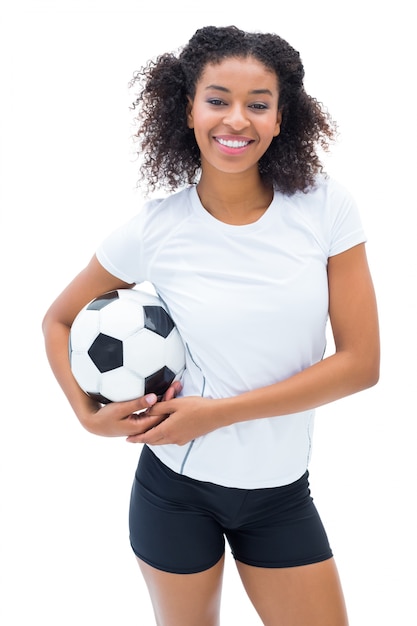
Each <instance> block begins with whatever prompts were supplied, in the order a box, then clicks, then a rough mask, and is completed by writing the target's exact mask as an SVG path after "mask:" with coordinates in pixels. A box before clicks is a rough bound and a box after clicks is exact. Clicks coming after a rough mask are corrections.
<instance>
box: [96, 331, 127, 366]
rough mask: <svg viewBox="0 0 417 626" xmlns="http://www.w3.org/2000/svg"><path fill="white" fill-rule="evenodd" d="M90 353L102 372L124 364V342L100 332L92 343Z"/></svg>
mask: <svg viewBox="0 0 417 626" xmlns="http://www.w3.org/2000/svg"><path fill="white" fill-rule="evenodd" d="M88 355H89V357H90V359H91V360H92V361H93V363H94V365H95V366H96V367H97V369H99V370H100V372H101V373H103V372H109V371H110V370H115V369H117V368H118V367H121V366H122V365H123V343H122V342H121V341H120V339H115V338H114V337H109V335H104V334H103V333H100V334H99V335H97V337H96V338H95V339H94V341H93V343H92V344H91V346H90V349H89V350H88Z"/></svg>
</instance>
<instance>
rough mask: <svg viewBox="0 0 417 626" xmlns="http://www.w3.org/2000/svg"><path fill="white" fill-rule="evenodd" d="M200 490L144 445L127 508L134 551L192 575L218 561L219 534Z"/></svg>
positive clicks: (221, 550) (153, 562)
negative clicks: (168, 466) (165, 464)
mask: <svg viewBox="0 0 417 626" xmlns="http://www.w3.org/2000/svg"><path fill="white" fill-rule="evenodd" d="M203 495H204V494H202V489H201V487H200V485H199V484H198V483H196V482H195V481H192V480H191V479H188V478H186V477H183V476H180V475H178V474H176V473H175V472H173V471H171V470H170V469H169V468H167V467H166V466H164V465H163V464H162V463H161V462H160V461H159V459H157V458H156V457H155V455H154V454H153V453H152V452H151V451H150V450H149V449H147V448H146V447H144V448H143V451H142V455H141V458H140V461H139V465H138V469H137V472H136V475H135V480H134V483H133V487H132V494H131V500H130V511H129V527H130V542H131V545H132V549H133V551H134V553H135V554H136V556H137V557H138V558H139V559H140V560H141V561H143V562H145V563H147V564H148V565H150V566H152V567H153V568H156V569H159V570H162V571H164V572H169V573H172V574H196V573H198V572H203V571H204V570H208V569H210V568H212V567H213V566H214V565H215V564H216V563H218V561H219V560H220V559H221V557H222V555H223V554H224V535H223V531H222V528H221V526H220V525H219V523H218V522H217V520H216V519H215V517H214V516H213V515H212V514H211V513H210V510H208V509H207V507H205V506H204V498H203Z"/></svg>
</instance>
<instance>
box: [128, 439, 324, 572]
mask: <svg viewBox="0 0 417 626" xmlns="http://www.w3.org/2000/svg"><path fill="white" fill-rule="evenodd" d="M129 518H130V519H129V521H130V541H131V545H132V548H133V551H134V553H135V554H136V556H137V557H138V558H139V559H141V560H143V561H145V562H146V563H148V564H149V565H152V566H153V567H156V568H157V569H160V570H164V571H166V572H172V573H177V574H191V573H196V572H201V571H204V570H206V569H208V568H210V567H212V566H213V565H215V564H216V563H217V562H218V561H219V559H220V558H221V557H222V555H223V553H224V546H225V540H224V538H225V537H226V538H227V541H228V543H229V545H230V548H231V551H232V554H233V556H234V558H235V559H236V560H238V561H240V562H242V563H246V564H248V565H254V566H257V567H269V568H271V567H295V566H298V565H308V564H311V563H317V562H319V561H324V560H326V559H329V558H331V557H332V551H331V549H330V546H329V542H328V540H327V536H326V532H325V530H324V528H323V525H322V523H321V520H320V517H319V515H318V513H317V510H316V507H315V506H314V504H313V499H312V498H311V496H310V489H309V484H308V472H306V474H304V476H302V477H301V478H300V479H299V480H297V481H296V482H294V483H292V484H290V485H285V486H283V487H275V488H266V489H235V488H229V487H222V486H219V485H214V484H212V483H207V482H201V481H198V480H194V479H192V478H189V477H187V476H182V475H180V474H177V473H176V472H173V471H172V470H171V469H169V468H168V467H166V465H164V464H163V463H162V462H161V461H160V460H159V459H158V458H157V457H156V456H155V455H154V454H153V452H152V451H151V450H150V449H149V448H148V447H147V446H144V447H143V450H142V454H141V458H140V460H139V464H138V469H137V471H136V475H135V480H134V483H133V488H132V496H131V502H130V515H129Z"/></svg>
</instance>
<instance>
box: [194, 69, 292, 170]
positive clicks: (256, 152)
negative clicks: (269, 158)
mask: <svg viewBox="0 0 417 626" xmlns="http://www.w3.org/2000/svg"><path fill="white" fill-rule="evenodd" d="M278 97H279V92H278V78H277V76H276V74H275V72H273V71H271V70H269V69H268V68H267V67H265V66H264V65H263V64H262V63H261V62H260V61H258V60H256V59H254V58H253V57H248V58H228V59H225V60H224V61H222V62H221V63H218V64H208V65H207V66H206V67H205V69H204V72H203V74H202V76H201V78H200V80H199V81H198V83H197V85H196V92H195V96H194V99H193V100H191V99H189V107H188V115H187V120H188V126H189V128H192V129H194V134H195V138H196V141H197V144H198V147H199V148H200V152H201V163H202V169H203V171H204V168H208V167H213V168H215V169H217V170H220V171H222V172H225V173H239V172H247V171H248V170H250V169H252V168H253V169H255V168H256V170H257V169H258V166H257V164H258V161H259V159H260V158H261V156H262V155H263V154H264V153H265V152H266V150H267V149H268V146H269V145H270V143H271V141H272V139H273V138H274V137H276V136H277V135H278V134H279V131H280V123H281V114H280V112H279V111H278Z"/></svg>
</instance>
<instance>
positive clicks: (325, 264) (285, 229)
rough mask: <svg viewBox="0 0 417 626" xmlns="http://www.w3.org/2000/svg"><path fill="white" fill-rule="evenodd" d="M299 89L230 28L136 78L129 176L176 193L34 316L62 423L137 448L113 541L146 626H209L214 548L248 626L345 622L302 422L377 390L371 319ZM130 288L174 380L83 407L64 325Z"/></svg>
mask: <svg viewBox="0 0 417 626" xmlns="http://www.w3.org/2000/svg"><path fill="white" fill-rule="evenodd" d="M303 77H304V70H303V66H302V63H301V60H300V57H299V54H298V53H297V52H296V51H295V50H294V49H293V48H292V47H291V46H290V45H289V44H288V43H287V42H285V41H284V40H282V39H281V38H280V37H278V36H276V35H273V34H254V33H245V32H243V31H240V30H239V29H237V28H235V27H227V28H217V27H206V28H202V29H200V30H198V31H197V32H196V33H195V35H194V36H193V37H192V38H191V40H190V41H189V43H188V44H187V45H186V46H185V47H184V48H183V49H182V51H181V53H180V54H179V55H174V54H165V55H162V56H161V57H159V58H158V59H157V60H156V61H155V62H151V63H149V64H148V65H147V67H145V68H144V69H143V70H142V71H141V72H139V73H137V74H136V75H135V78H134V80H133V84H134V85H136V84H139V86H140V93H139V96H138V98H137V100H136V102H135V107H139V109H140V113H139V116H138V119H139V121H140V126H139V130H138V133H137V135H138V138H139V140H140V142H141V149H142V154H143V165H142V176H143V178H144V179H146V180H147V182H148V186H149V188H150V189H155V188H157V187H158V186H162V187H165V188H166V189H168V190H169V191H171V192H175V193H172V194H171V195H169V196H168V197H167V198H164V199H155V200H151V201H148V202H147V203H146V204H145V206H144V207H143V209H142V210H141V211H140V213H139V214H138V215H137V216H136V217H135V218H133V220H131V221H130V222H129V223H128V224H126V225H124V226H122V227H121V228H120V229H118V230H117V231H116V232H115V233H113V234H111V235H110V236H109V237H108V238H107V239H106V240H105V241H104V242H103V243H102V245H101V246H100V248H99V249H98V250H97V252H96V254H95V255H94V257H93V258H92V260H91V262H90V263H89V265H88V266H87V267H86V268H85V269H84V270H83V271H82V272H81V273H80V274H79V275H78V276H77V277H76V278H75V279H74V280H73V281H72V282H71V284H70V285H68V286H67V288H66V289H65V290H64V291H63V292H62V294H61V295H60V296H59V297H58V298H57V300H56V301H55V302H54V303H53V304H52V306H51V307H50V309H49V311H48V312H47V314H46V316H45V320H44V333H45V337H46V346H47V353H48V357H49V360H50V363H51V367H52V369H53V371H54V373H55V375H56V377H57V379H58V382H59V383H60V385H61V386H62V388H63V390H64V392H65V394H66V395H67V397H68V400H69V402H70V403H71V406H72V408H73V409H74V412H75V413H76V415H77V417H78V418H79V420H80V422H81V424H82V425H83V426H84V427H85V428H86V429H87V430H88V431H90V432H91V433H94V434H98V435H104V436H125V437H127V440H128V441H130V442H132V443H141V444H146V445H145V446H143V448H142V454H141V458H140V461H139V465H138V470H137V472H136V476H135V481H134V485H133V489H132V498H131V506H130V537H131V544H132V548H133V550H134V552H135V554H136V557H137V559H138V562H139V565H140V568H141V571H142V573H143V576H144V578H145V580H146V583H147V585H148V588H149V592H150V596H151V599H152V602H153V607H154V611H155V617H156V622H157V624H158V625H159V626H168V625H169V626H176V625H178V626H192V625H193V626H194V625H195V626H197V625H198V626H215V625H217V624H219V614H220V595H221V586H222V574H223V565H224V545H225V540H224V538H225V537H226V538H227V540H228V543H229V545H230V548H231V550H232V553H233V556H234V558H235V560H236V564H237V568H238V571H239V574H240V576H241V579H242V581H243V584H244V587H245V589H246V591H247V593H248V595H249V597H250V599H251V601H252V602H253V604H254V606H255V608H256V610H257V612H258V614H259V615H260V617H261V619H262V621H263V623H264V624H265V625H267V626H278V625H280V626H282V625H285V626H305V625H306V624H308V625H309V626H316V625H317V626H345V625H346V624H347V623H348V621H347V615H346V610H345V605H344V600H343V594H342V591H341V587H340V583H339V578H338V574H337V569H336V566H335V563H334V559H333V554H332V551H331V548H330V546H329V542H328V539H327V536H326V532H325V530H324V528H323V525H322V523H321V521H320V518H319V515H318V513H317V510H316V509H315V507H314V504H313V502H312V499H311V496H310V491H309V484H308V469H307V468H308V461H309V457H310V450H311V437H312V430H313V418H314V409H315V408H316V407H318V406H321V405H323V404H326V403H329V402H333V401H334V400H337V399H339V398H342V397H344V396H347V395H349V394H352V393H355V392H357V391H360V390H362V389H365V388H367V387H370V386H372V385H374V384H375V383H376V382H377V380H378V372H379V338H378V321H377V311H376V303H375V296H374V291H373V286H372V279H371V277H370V273H369V269H368V265H367V260H366V252H365V245H364V242H365V236H364V233H363V230H362V225H361V222H360V218H359V216H358V212H357V209H356V206H355V203H354V201H353V200H352V198H351V196H350V195H349V194H348V193H347V192H346V190H344V188H343V187H341V186H340V185H339V184H338V183H336V182H335V181H333V180H331V179H329V178H327V177H326V176H325V175H324V174H323V171H322V166H321V163H320V159H319V157H318V149H319V148H320V147H321V148H324V149H326V148H327V146H328V142H329V140H331V139H332V138H333V135H334V125H333V123H332V121H331V119H330V118H329V116H328V115H327V114H326V113H325V112H324V111H323V110H322V108H321V106H320V105H319V104H318V103H317V101H316V100H314V99H313V98H311V97H310V96H309V95H308V94H306V92H305V90H304V86H303ZM178 189H180V191H177V190H178ZM145 280H147V281H150V282H152V284H153V285H154V287H155V289H156V291H157V293H158V294H159V295H160V296H161V297H162V298H163V300H164V301H165V303H166V304H167V306H168V307H169V310H170V313H171V315H172V316H173V318H174V319H175V321H176V323H177V326H178V328H179V330H180V332H181V334H182V337H183V339H184V342H185V344H186V349H187V367H186V371H185V374H184V377H183V380H182V383H181V384H179V383H175V384H174V385H173V386H172V387H171V388H170V389H169V390H168V392H167V393H166V395H165V397H164V399H163V400H162V401H161V402H158V401H157V398H156V396H155V395H154V394H150V395H148V396H146V397H144V398H139V399H137V400H135V401H131V402H121V403H113V404H108V405H106V406H101V405H99V404H98V403H97V402H95V401H93V400H92V399H91V398H89V397H88V396H87V395H85V394H84V393H83V392H82V391H81V390H80V388H79V387H78V385H77V384H76V382H75V381H74V379H73V377H72V374H71V371H70V367H69V362H68V350H67V344H68V333H69V329H70V326H71V324H72V321H73V319H74V317H75V315H76V314H77V313H78V311H79V310H80V309H81V308H82V307H83V306H84V305H85V304H86V303H87V302H88V301H89V300H91V299H92V298H94V297H96V296H98V295H100V294H101V293H103V292H106V291H110V290H113V289H118V288H130V287H133V286H134V285H135V284H138V283H141V282H143V281H145ZM328 317H329V318H330V322H331V327H332V332H333V336H334V343H335V353H334V354H332V355H329V356H326V357H324V351H325V341H326V339H325V332H326V323H327V319H328Z"/></svg>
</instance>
